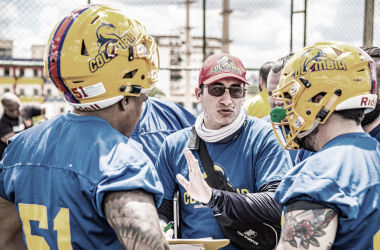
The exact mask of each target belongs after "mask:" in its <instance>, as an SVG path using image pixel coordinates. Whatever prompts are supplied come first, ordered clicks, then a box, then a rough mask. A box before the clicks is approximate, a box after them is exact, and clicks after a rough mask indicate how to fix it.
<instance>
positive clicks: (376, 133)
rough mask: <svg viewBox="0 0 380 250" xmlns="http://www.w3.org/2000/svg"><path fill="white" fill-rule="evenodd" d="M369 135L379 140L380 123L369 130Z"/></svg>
mask: <svg viewBox="0 0 380 250" xmlns="http://www.w3.org/2000/svg"><path fill="white" fill-rule="evenodd" d="M369 134H370V136H372V137H373V138H375V139H376V140H377V141H378V142H380V125H378V126H377V127H376V128H374V129H372V131H371V132H369Z"/></svg>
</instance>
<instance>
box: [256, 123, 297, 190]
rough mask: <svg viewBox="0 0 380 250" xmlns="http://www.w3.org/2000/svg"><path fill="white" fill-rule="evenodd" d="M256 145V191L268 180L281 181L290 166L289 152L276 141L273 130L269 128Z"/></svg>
mask: <svg viewBox="0 0 380 250" xmlns="http://www.w3.org/2000/svg"><path fill="white" fill-rule="evenodd" d="M254 147H257V148H256V149H254V150H256V152H257V154H258V157H257V159H256V164H255V177H256V191H255V192H258V190H260V188H261V187H262V186H263V185H264V184H266V183H269V182H274V181H281V179H282V178H283V177H284V176H285V174H286V173H287V172H288V170H289V169H290V167H291V166H292V163H291V159H290V156H289V154H287V153H286V151H285V149H283V148H282V147H281V145H280V144H279V143H278V141H277V138H276V136H275V135H274V133H273V131H272V130H270V131H269V132H268V133H267V134H266V136H265V137H264V138H263V141H262V143H258V144H256V145H254Z"/></svg>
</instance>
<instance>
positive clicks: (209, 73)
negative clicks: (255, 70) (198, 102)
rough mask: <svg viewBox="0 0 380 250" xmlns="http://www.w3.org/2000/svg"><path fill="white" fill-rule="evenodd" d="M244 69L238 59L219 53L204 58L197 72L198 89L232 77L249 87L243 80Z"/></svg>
mask: <svg viewBox="0 0 380 250" xmlns="http://www.w3.org/2000/svg"><path fill="white" fill-rule="evenodd" d="M245 73H246V72H245V68H244V65H243V63H242V62H241V61H240V59H239V58H237V57H235V56H231V55H229V54H225V53H220V54H216V55H212V56H209V57H207V58H206V60H205V61H204V63H203V65H202V68H201V72H199V79H198V87H199V86H201V84H202V83H203V84H204V85H208V84H211V83H214V82H216V81H218V80H220V79H223V78H227V77H233V78H236V79H238V80H240V81H242V82H244V83H245V84H247V85H249V84H248V82H247V80H246V79H245Z"/></svg>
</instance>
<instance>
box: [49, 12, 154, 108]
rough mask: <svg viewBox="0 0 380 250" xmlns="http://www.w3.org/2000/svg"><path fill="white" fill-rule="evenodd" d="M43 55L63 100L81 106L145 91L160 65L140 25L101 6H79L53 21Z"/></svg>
mask: <svg viewBox="0 0 380 250" xmlns="http://www.w3.org/2000/svg"><path fill="white" fill-rule="evenodd" d="M44 59H45V60H44V61H45V70H46V74H47V75H49V76H50V77H51V79H52V80H53V82H54V83H55V85H56V87H57V88H58V89H59V90H60V92H61V93H62V94H63V96H64V98H65V101H66V102H68V103H69V104H70V105H72V106H74V107H75V108H76V109H78V110H83V111H93V110H99V109H103V108H106V107H108V106H111V105H113V104H114V103H116V102H118V101H119V100H121V99H122V98H123V97H124V96H139V95H140V94H141V93H148V92H149V91H150V90H151V89H152V88H153V86H154V83H155V82H157V81H158V76H159V67H160V66H159V54H158V49H157V44H156V41H155V40H154V38H153V37H151V36H149V35H148V32H147V30H146V28H145V27H144V26H143V25H142V24H141V23H140V22H138V21H136V20H132V19H129V18H128V17H126V16H125V15H123V14H122V13H121V12H120V11H119V10H117V9H114V8H112V7H110V6H106V5H87V6H83V7H80V8H78V9H76V10H74V11H72V12H71V13H70V14H69V15H67V16H66V17H64V18H63V19H62V20H61V21H59V22H58V23H57V25H56V27H55V28H54V29H53V31H52V33H51V35H50V38H49V42H48V45H47V46H46V50H45V58H44Z"/></svg>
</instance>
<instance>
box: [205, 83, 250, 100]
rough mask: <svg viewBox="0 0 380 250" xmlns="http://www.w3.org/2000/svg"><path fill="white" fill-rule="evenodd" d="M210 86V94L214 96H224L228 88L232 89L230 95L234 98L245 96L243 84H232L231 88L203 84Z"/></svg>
mask: <svg viewBox="0 0 380 250" xmlns="http://www.w3.org/2000/svg"><path fill="white" fill-rule="evenodd" d="M203 86H204V87H207V88H208V93H209V95H212V96H216V97H219V96H222V95H223V94H224V92H225V91H226V89H228V90H230V91H229V92H230V95H231V97H232V98H242V97H244V92H245V90H246V89H245V88H244V87H242V86H231V87H229V88H227V87H224V86H223V85H203Z"/></svg>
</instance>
